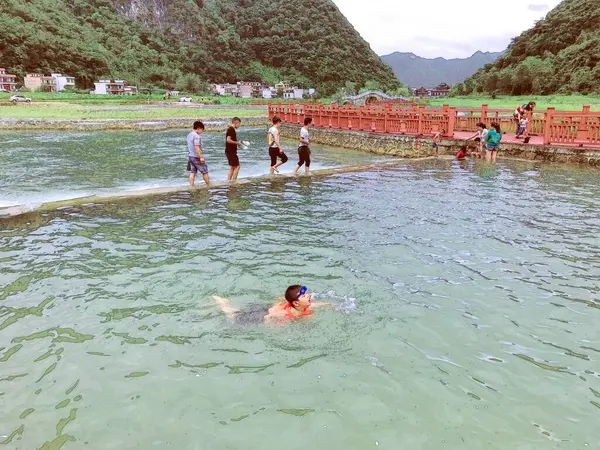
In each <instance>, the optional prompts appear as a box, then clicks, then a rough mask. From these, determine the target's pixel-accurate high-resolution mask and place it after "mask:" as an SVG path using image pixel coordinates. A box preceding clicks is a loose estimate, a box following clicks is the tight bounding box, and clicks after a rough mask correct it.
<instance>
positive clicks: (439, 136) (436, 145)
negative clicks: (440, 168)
mask: <svg viewBox="0 0 600 450" xmlns="http://www.w3.org/2000/svg"><path fill="white" fill-rule="evenodd" d="M444 133H445V131H444V130H440V131H438V132H437V133H436V134H435V135H434V136H433V149H434V150H435V152H436V153H437V152H438V149H439V147H440V142H441V140H442V134H444Z"/></svg>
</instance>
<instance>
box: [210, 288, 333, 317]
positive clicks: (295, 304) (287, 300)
mask: <svg viewBox="0 0 600 450" xmlns="http://www.w3.org/2000/svg"><path fill="white" fill-rule="evenodd" d="M213 300H214V301H215V303H216V304H217V305H219V307H220V308H221V311H223V312H224V313H225V315H226V316H227V317H228V318H229V319H231V320H232V321H234V322H235V323H238V324H242V323H257V322H287V321H289V320H294V319H299V318H302V317H307V316H310V315H312V312H313V309H314V308H318V307H322V306H328V305H329V304H328V303H315V302H313V301H312V295H311V294H310V293H309V292H308V288H307V287H306V286H300V285H299V284H294V285H292V286H289V287H288V288H287V289H286V291H285V297H277V298H276V299H275V300H278V302H277V303H276V304H275V305H273V306H271V307H269V306H263V305H255V306H252V307H249V308H247V309H246V310H239V309H236V308H234V307H232V306H231V304H230V303H229V300H227V299H226V298H223V297H217V296H214V297H213Z"/></svg>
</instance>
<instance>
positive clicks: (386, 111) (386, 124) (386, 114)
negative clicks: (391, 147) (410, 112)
mask: <svg viewBox="0 0 600 450" xmlns="http://www.w3.org/2000/svg"><path fill="white" fill-rule="evenodd" d="M389 111H390V108H385V111H384V113H383V114H384V116H383V132H384V133H387V132H388V113H389Z"/></svg>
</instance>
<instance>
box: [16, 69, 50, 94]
mask: <svg viewBox="0 0 600 450" xmlns="http://www.w3.org/2000/svg"><path fill="white" fill-rule="evenodd" d="M23 86H25V87H26V88H27V89H29V90H30V91H32V92H33V91H42V92H56V80H55V79H54V78H53V77H48V76H46V75H43V74H41V73H28V74H27V75H26V76H25V78H24V79H23Z"/></svg>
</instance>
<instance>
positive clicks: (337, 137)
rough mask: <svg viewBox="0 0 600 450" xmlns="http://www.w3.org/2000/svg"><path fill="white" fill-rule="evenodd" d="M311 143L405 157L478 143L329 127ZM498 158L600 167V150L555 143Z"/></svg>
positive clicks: (292, 130)
mask: <svg viewBox="0 0 600 450" xmlns="http://www.w3.org/2000/svg"><path fill="white" fill-rule="evenodd" d="M299 129H300V126H299V125H290V124H282V125H281V126H280V130H281V134H282V136H284V137H286V138H293V139H297V137H298V133H299ZM310 139H311V141H312V142H315V143H319V144H324V145H331V146H334V147H343V148H351V149H356V150H362V151H365V152H370V153H376V154H380V155H390V156H400V157H403V158H422V157H424V156H434V155H436V154H438V155H454V154H455V153H456V152H457V151H458V149H459V148H460V147H461V146H463V145H468V146H470V147H472V148H473V149H474V148H475V147H476V144H475V142H473V141H465V140H463V139H444V140H442V142H441V143H440V146H439V149H438V152H437V153H436V152H435V149H434V148H433V141H432V139H431V138H419V139H417V138H416V137H414V136H405V135H398V134H378V133H370V132H367V131H350V130H335V129H329V128H311V131H310ZM498 156H499V157H510V158H519V159H526V160H531V161H547V162H558V163H571V164H586V165H590V166H596V167H600V151H599V150H594V149H586V148H578V147H566V146H565V147H560V146H556V145H526V144H521V143H518V144H517V143H502V144H501V150H500V151H499V152H498Z"/></svg>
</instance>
